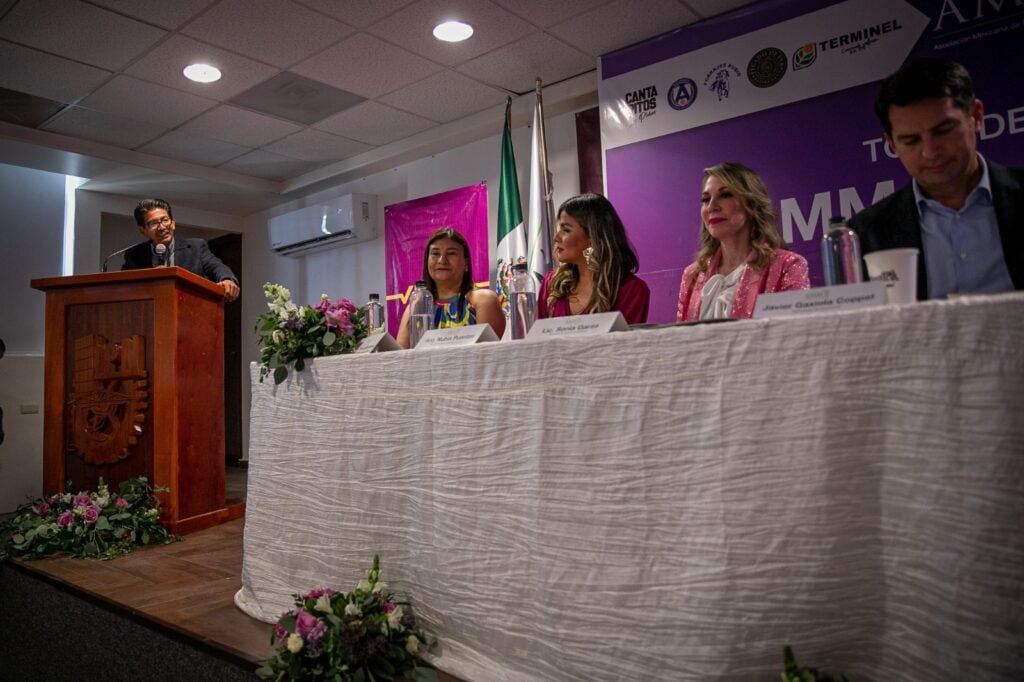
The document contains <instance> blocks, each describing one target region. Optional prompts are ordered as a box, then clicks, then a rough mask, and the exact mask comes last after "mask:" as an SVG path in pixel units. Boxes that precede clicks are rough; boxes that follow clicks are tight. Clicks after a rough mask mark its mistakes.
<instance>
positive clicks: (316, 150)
mask: <svg viewBox="0 0 1024 682" xmlns="http://www.w3.org/2000/svg"><path fill="white" fill-rule="evenodd" d="M370 149H372V147H370V145H368V144H363V143H362V142H356V141H355V140H349V139H346V138H344V137H338V136H337V135H331V134H330V133H325V132H323V131H320V130H310V129H306V130H303V131H302V132H299V133H295V134H294V135H289V136H288V137H286V138H284V139H283V140H278V141H277V142H275V143H273V144H268V145H267V146H265V147H264V150H266V151H268V152H273V153H274V154H280V155H281V156H288V157H291V158H293V159H301V160H303V161H325V162H326V161H340V160H342V159H347V158H349V157H351V156H356V155H357V154H362V153H363V152H365V151H369V150H370Z"/></svg>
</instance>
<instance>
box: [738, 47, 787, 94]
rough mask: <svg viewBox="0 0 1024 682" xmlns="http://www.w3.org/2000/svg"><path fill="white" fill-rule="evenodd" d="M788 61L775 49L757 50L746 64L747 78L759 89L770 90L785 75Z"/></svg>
mask: <svg viewBox="0 0 1024 682" xmlns="http://www.w3.org/2000/svg"><path fill="white" fill-rule="evenodd" d="M788 67H789V60H788V59H786V53H785V52H783V51H782V50H780V49H779V48H777V47H766V48H764V49H763V50H759V51H758V52H757V53H756V54H755V55H754V56H753V57H751V58H750V62H748V63H747V78H748V79H749V80H750V82H751V83H753V84H754V85H755V86H757V87H759V88H770V87H772V86H773V85H775V84H776V83H778V82H779V81H780V80H782V77H783V76H785V75H786V69H787V68H788Z"/></svg>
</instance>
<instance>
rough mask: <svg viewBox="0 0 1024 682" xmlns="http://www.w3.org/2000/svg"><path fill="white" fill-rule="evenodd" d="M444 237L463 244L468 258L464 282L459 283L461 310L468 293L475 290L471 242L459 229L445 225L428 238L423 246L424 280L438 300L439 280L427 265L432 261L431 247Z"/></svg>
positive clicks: (463, 277)
mask: <svg viewBox="0 0 1024 682" xmlns="http://www.w3.org/2000/svg"><path fill="white" fill-rule="evenodd" d="M442 239H451V240H452V241H453V242H455V243H456V244H458V245H459V246H461V247H462V255H463V256H464V257H465V259H466V271H465V272H464V273H462V282H461V283H460V284H459V305H458V308H457V310H459V311H461V310H462V307H463V304H464V303H465V300H466V294H468V293H469V292H471V291H473V258H472V257H471V256H470V255H469V242H467V241H466V238H465V237H463V236H462V235H461V234H459V232H458V231H456V230H453V229H452V228H450V227H444V228H441V229H440V230H438V231H437V232H435V233H434V234H432V235H430V238H429V239H427V244H426V246H424V247H423V281H425V282H426V283H427V288H428V289H430V293H431V295H433V297H434V300H437V282H435V281H434V278H433V277H431V276H430V268H429V267H428V266H427V265H428V263H429V261H430V247H431V246H432V245H433V244H434V242H438V241H441V240H442Z"/></svg>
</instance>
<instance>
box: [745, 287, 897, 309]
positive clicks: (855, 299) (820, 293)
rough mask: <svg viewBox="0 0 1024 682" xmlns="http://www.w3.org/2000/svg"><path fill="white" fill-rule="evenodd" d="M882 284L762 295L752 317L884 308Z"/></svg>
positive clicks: (819, 288) (820, 288) (883, 288)
mask: <svg viewBox="0 0 1024 682" xmlns="http://www.w3.org/2000/svg"><path fill="white" fill-rule="evenodd" d="M885 302H886V301H885V282H861V283H859V284H839V285H836V286H832V287H818V288H817V289H806V290H804V291H782V292H779V293H777V294H761V295H760V296H758V297H757V303H756V304H755V305H754V317H755V318H762V317H780V316H782V315H803V314H805V313H822V312H831V311H834V310H854V309H856V308H870V307H872V306H876V305H885Z"/></svg>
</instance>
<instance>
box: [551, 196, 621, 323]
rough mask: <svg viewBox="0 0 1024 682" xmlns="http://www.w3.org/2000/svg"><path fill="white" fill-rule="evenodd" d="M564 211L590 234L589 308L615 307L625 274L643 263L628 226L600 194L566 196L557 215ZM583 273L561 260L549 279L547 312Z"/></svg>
mask: <svg viewBox="0 0 1024 682" xmlns="http://www.w3.org/2000/svg"><path fill="white" fill-rule="evenodd" d="M562 213H566V214H567V215H569V216H571V217H572V218H573V219H574V220H575V221H576V222H578V223H579V224H580V227H582V228H583V230H584V231H585V232H586V233H587V235H588V236H589V237H590V248H591V249H593V251H592V252H591V254H590V256H588V257H587V268H588V269H589V270H590V273H591V277H592V280H593V287H592V289H591V292H590V300H589V301H587V307H586V310H587V312H590V313H604V312H608V311H609V310H611V309H612V306H613V305H615V300H616V299H617V298H618V297H619V287H621V286H622V283H623V282H624V281H625V280H626V278H627V277H628V276H629V275H631V274H633V273H635V272H636V271H637V269H638V268H639V267H640V261H639V260H638V259H637V257H636V251H634V250H633V246H632V245H631V244H630V243H629V238H628V237H626V228H625V226H624V225H623V224H622V220H621V219H620V218H619V214H618V213H616V212H615V207H614V206H612V203H611V202H610V201H608V200H607V199H606V198H604V197H603V196H601V195H600V194H579V195H577V196H574V197H572V198H571V199H567V200H566V201H565V202H564V203H563V204H562V205H561V206H559V208H558V212H557V213H556V214H555V216H556V218H557V217H558V216H560V215H562ZM579 279H580V273H579V271H578V269H577V268H576V266H575V265H573V264H572V263H562V264H561V265H559V266H558V270H556V271H555V274H554V275H552V276H551V281H550V282H549V283H548V300H547V301H546V304H547V306H548V314H549V315H551V314H552V313H553V311H554V307H555V302H556V301H557V300H558V299H560V298H566V297H568V296H569V295H570V294H571V293H572V290H573V289H574V288H575V287H576V284H577V283H578V282H579Z"/></svg>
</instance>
